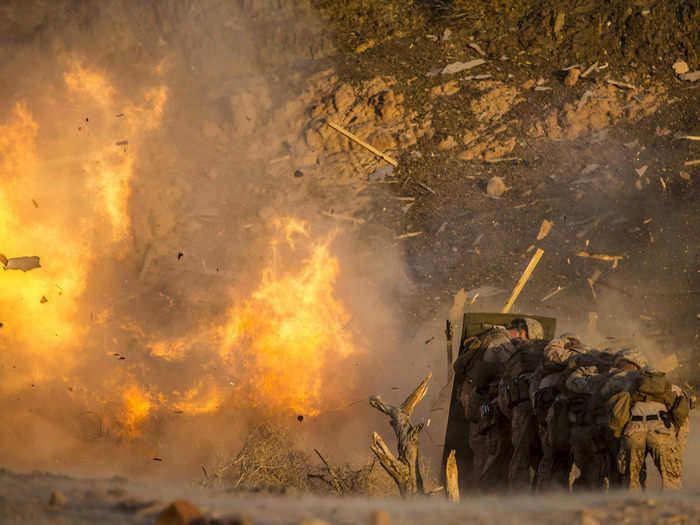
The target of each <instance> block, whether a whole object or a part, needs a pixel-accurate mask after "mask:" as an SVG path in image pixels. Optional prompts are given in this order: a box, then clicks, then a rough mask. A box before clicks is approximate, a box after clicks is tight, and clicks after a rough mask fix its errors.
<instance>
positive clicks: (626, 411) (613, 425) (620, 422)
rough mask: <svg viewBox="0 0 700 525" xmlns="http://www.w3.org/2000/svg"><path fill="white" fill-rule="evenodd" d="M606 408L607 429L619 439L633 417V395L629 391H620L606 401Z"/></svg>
mask: <svg viewBox="0 0 700 525" xmlns="http://www.w3.org/2000/svg"><path fill="white" fill-rule="evenodd" d="M605 409H606V412H607V429H608V430H609V432H610V434H612V436H614V437H615V438H617V439H619V438H620V437H621V436H622V431H623V430H624V428H625V426H626V425H627V423H628V422H629V420H630V417H631V409H632V396H631V395H630V393H629V392H618V393H617V394H615V395H613V396H611V397H610V398H609V399H608V400H607V401H605Z"/></svg>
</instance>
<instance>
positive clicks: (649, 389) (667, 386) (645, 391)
mask: <svg viewBox="0 0 700 525" xmlns="http://www.w3.org/2000/svg"><path fill="white" fill-rule="evenodd" d="M632 400H633V401H635V400H643V401H656V402H658V403H663V404H664V405H666V408H667V409H668V414H669V415H670V416H671V422H672V423H673V424H674V425H675V427H676V430H678V429H680V427H681V426H682V425H683V424H684V423H685V422H686V420H687V419H688V415H689V413H690V408H691V403H690V399H689V398H688V396H686V395H685V394H676V393H675V392H674V391H673V385H672V384H671V382H670V381H669V380H668V379H666V374H664V373H663V372H657V371H648V370H645V371H643V372H641V373H640V374H639V376H638V378H637V385H636V391H635V393H634V394H633V396H632ZM664 421H666V420H664ZM667 426H670V425H669V424H668V423H667Z"/></svg>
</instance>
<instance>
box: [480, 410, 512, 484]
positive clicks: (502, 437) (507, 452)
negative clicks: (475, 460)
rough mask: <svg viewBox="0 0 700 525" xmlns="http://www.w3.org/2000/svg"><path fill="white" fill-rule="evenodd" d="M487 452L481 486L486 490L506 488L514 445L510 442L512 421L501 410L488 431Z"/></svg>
mask: <svg viewBox="0 0 700 525" xmlns="http://www.w3.org/2000/svg"><path fill="white" fill-rule="evenodd" d="M486 452H487V456H486V462H485V464H484V466H483V471H482V472H481V478H480V483H481V487H482V488H483V489H486V490H494V489H495V490H500V489H504V488H505V487H506V479H507V477H508V465H509V463H510V458H511V457H512V455H513V447H512V446H511V444H510V421H509V420H508V419H506V418H505V417H504V416H503V415H502V414H501V413H500V412H498V415H497V416H496V417H494V420H493V424H492V425H491V426H490V427H489V429H488V430H487V431H486Z"/></svg>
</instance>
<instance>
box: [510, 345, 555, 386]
mask: <svg viewBox="0 0 700 525" xmlns="http://www.w3.org/2000/svg"><path fill="white" fill-rule="evenodd" d="M546 345H547V341H545V340H538V341H533V342H531V343H529V344H522V343H521V344H520V346H519V347H518V349H517V350H516V351H515V353H514V354H513V355H512V356H510V358H509V359H508V361H506V366H505V373H506V376H507V377H508V378H511V379H515V378H516V377H519V376H521V375H523V374H531V373H532V372H534V371H535V369H536V368H537V367H538V366H539V365H540V363H542V359H543V357H544V354H543V351H544V347H545V346H546Z"/></svg>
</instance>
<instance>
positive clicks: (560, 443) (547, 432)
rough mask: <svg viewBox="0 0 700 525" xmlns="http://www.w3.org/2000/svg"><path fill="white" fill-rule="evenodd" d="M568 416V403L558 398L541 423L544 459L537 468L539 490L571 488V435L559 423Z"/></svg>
mask: <svg viewBox="0 0 700 525" xmlns="http://www.w3.org/2000/svg"><path fill="white" fill-rule="evenodd" d="M566 417H568V414H566V404H565V403H563V402H561V401H560V400H556V401H555V402H554V403H553V404H552V405H551V406H550V407H549V409H548V410H547V416H546V420H545V421H544V422H541V423H540V426H539V428H540V440H541V442H542V459H541V460H540V464H539V466H538V468H537V478H536V487H537V490H568V489H569V473H570V472H571V462H572V461H571V448H570V436H569V432H568V431H567V430H566V429H565V428H562V427H561V425H560V424H559V423H560V422H561V421H562V419H564V420H565V419H566ZM542 423H544V424H542Z"/></svg>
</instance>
